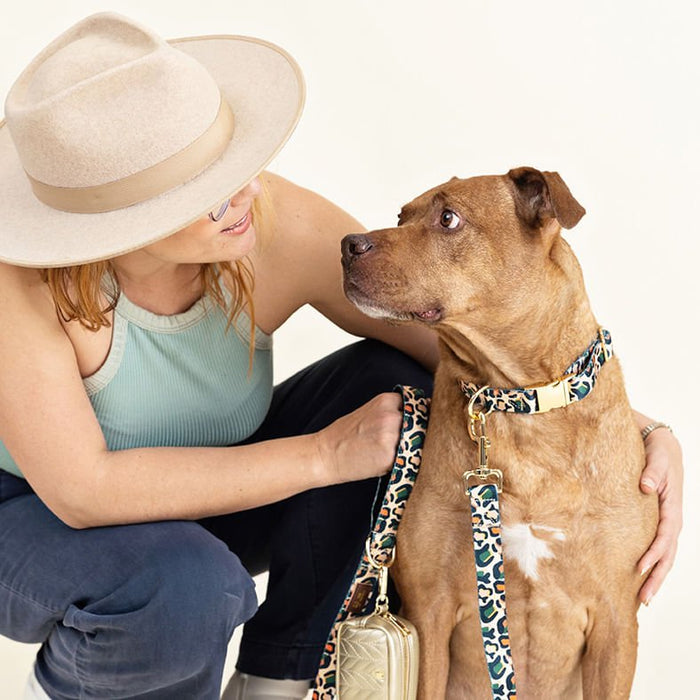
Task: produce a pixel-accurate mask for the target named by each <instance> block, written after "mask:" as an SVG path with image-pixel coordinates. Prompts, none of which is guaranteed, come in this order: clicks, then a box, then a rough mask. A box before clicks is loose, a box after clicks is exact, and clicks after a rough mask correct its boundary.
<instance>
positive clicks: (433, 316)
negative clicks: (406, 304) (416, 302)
mask: <svg viewBox="0 0 700 700" xmlns="http://www.w3.org/2000/svg"><path fill="white" fill-rule="evenodd" d="M411 315H412V316H413V317H414V318H417V319H418V320H420V321H425V322H426V323H436V322H437V321H439V320H440V319H441V318H442V309H441V308H439V307H436V308H433V309H427V310H426V311H411Z"/></svg>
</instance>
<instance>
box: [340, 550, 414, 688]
mask: <svg viewBox="0 0 700 700" xmlns="http://www.w3.org/2000/svg"><path fill="white" fill-rule="evenodd" d="M367 553H368V555H369V557H370V561H372V563H373V564H375V566H376V567H377V568H378V569H379V571H380V574H379V595H378V596H377V602H376V603H375V609H374V612H373V613H372V614H371V615H365V616H364V617H353V618H350V619H347V620H345V621H344V622H341V623H340V624H339V625H338V638H337V640H338V642H337V647H336V649H337V662H338V665H337V675H336V690H337V693H338V699H339V700H415V697H416V694H417V692H418V632H417V631H416V628H415V627H414V626H413V625H412V624H411V623H410V622H409V621H408V620H404V619H403V618H400V617H398V616H396V615H392V614H391V613H390V612H389V598H388V597H387V584H388V580H389V566H390V565H391V562H389V564H388V565H380V564H376V563H375V562H374V561H373V560H372V558H371V554H370V551H369V540H368V544H367ZM393 559H394V557H393V552H392V556H391V561H393Z"/></svg>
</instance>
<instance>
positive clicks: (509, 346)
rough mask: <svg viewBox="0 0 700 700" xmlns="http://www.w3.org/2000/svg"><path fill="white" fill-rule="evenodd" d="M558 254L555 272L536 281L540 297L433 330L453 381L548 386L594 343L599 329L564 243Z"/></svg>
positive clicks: (466, 315)
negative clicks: (541, 384)
mask: <svg viewBox="0 0 700 700" xmlns="http://www.w3.org/2000/svg"><path fill="white" fill-rule="evenodd" d="M557 252H558V255H559V259H558V260H557V261H556V272H555V271H554V270H551V271H550V272H551V274H544V275H543V277H542V278H541V279H539V280H538V284H539V287H540V290H541V291H542V292H543V293H542V294H541V295H537V296H533V297H531V298H530V299H529V300H525V301H523V300H522V298H520V299H519V300H518V302H517V303H513V304H511V305H509V304H507V303H506V304H499V305H498V307H497V308H495V307H494V308H490V309H489V308H483V309H480V310H479V311H478V312H477V313H469V314H465V315H463V316H460V317H457V318H452V319H446V320H445V321H444V322H443V323H441V324H440V326H439V327H437V329H436V330H437V332H438V336H439V338H440V340H441V341H442V343H441V344H440V345H441V363H444V362H445V361H447V364H448V367H449V369H450V371H451V372H453V373H455V374H456V375H458V377H457V378H464V379H469V380H471V381H474V382H476V383H477V384H488V385H490V386H496V387H503V388H508V387H517V386H528V385H532V384H537V383H541V382H546V381H552V380H554V379H557V378H559V377H560V376H561V375H562V373H563V372H564V370H565V369H566V367H568V366H569V365H570V364H571V362H572V361H573V360H574V359H575V358H576V357H577V356H578V355H579V354H580V353H581V352H582V351H583V350H585V348H586V347H587V346H588V344H589V343H590V342H591V341H592V340H593V339H594V338H595V336H596V333H597V330H598V324H597V322H596V320H595V317H594V316H593V312H592V311H591V307H590V303H589V301H588V297H587V295H586V292H585V288H584V285H583V278H582V276H581V271H580V268H579V266H578V262H577V261H576V259H575V257H574V256H573V253H572V252H571V251H570V250H569V249H568V246H567V245H566V244H565V243H564V247H563V248H562V249H560V250H559V251H557ZM562 271H563V273H564V275H563V279H564V282H563V283H562V274H561V273H562ZM543 299H549V300H552V303H551V304H546V303H542V300H543ZM528 302H529V303H528Z"/></svg>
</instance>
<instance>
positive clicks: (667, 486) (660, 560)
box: [637, 421, 683, 605]
mask: <svg viewBox="0 0 700 700" xmlns="http://www.w3.org/2000/svg"><path fill="white" fill-rule="evenodd" d="M641 422H643V421H641ZM649 422H650V421H647V423H649ZM644 447H645V448H646V458H647V462H646V467H645V469H644V471H643V472H642V477H641V480H640V486H639V487H640V488H641V490H642V492H643V493H647V494H649V493H654V492H656V493H658V494H659V525H658V529H657V531H656V537H655V538H654V541H653V542H652V543H651V546H650V547H649V549H648V550H647V551H646V552H645V554H644V556H643V557H642V558H641V559H640V560H639V563H638V565H637V566H638V567H639V572H640V574H643V573H645V572H646V571H648V570H649V569H651V574H649V577H648V578H647V580H646V581H645V582H644V585H643V586H642V588H641V589H640V591H639V599H640V600H641V601H642V602H643V603H644V604H645V605H649V603H650V601H651V599H652V598H653V597H654V595H656V593H657V592H658V590H659V588H661V584H662V583H663V580H664V579H665V578H666V574H667V573H668V572H669V570H670V569H671V565H672V564H673V560H674V559H675V557H676V549H677V547H678V535H679V533H680V531H681V525H682V521H683V508H682V505H683V456H682V454H681V446H680V443H679V442H678V440H676V438H675V437H674V436H673V434H672V433H671V431H670V430H667V429H666V428H658V429H657V430H654V431H652V432H651V433H650V434H649V435H648V437H647V438H646V440H645V441H644ZM652 567H653V568H652Z"/></svg>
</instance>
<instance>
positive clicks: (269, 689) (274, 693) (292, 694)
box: [221, 671, 311, 700]
mask: <svg viewBox="0 0 700 700" xmlns="http://www.w3.org/2000/svg"><path fill="white" fill-rule="evenodd" d="M310 687H311V681H295V680H290V679H286V680H278V679H276V678H262V677H260V676H251V675H250V674H248V673H241V672H240V671H236V672H235V673H234V674H233V675H232V676H231V680H230V681H229V682H228V685H227V686H226V690H224V693H223V695H222V696H221V700H302V699H303V698H305V697H306V695H307V694H308V692H309V688H310Z"/></svg>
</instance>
